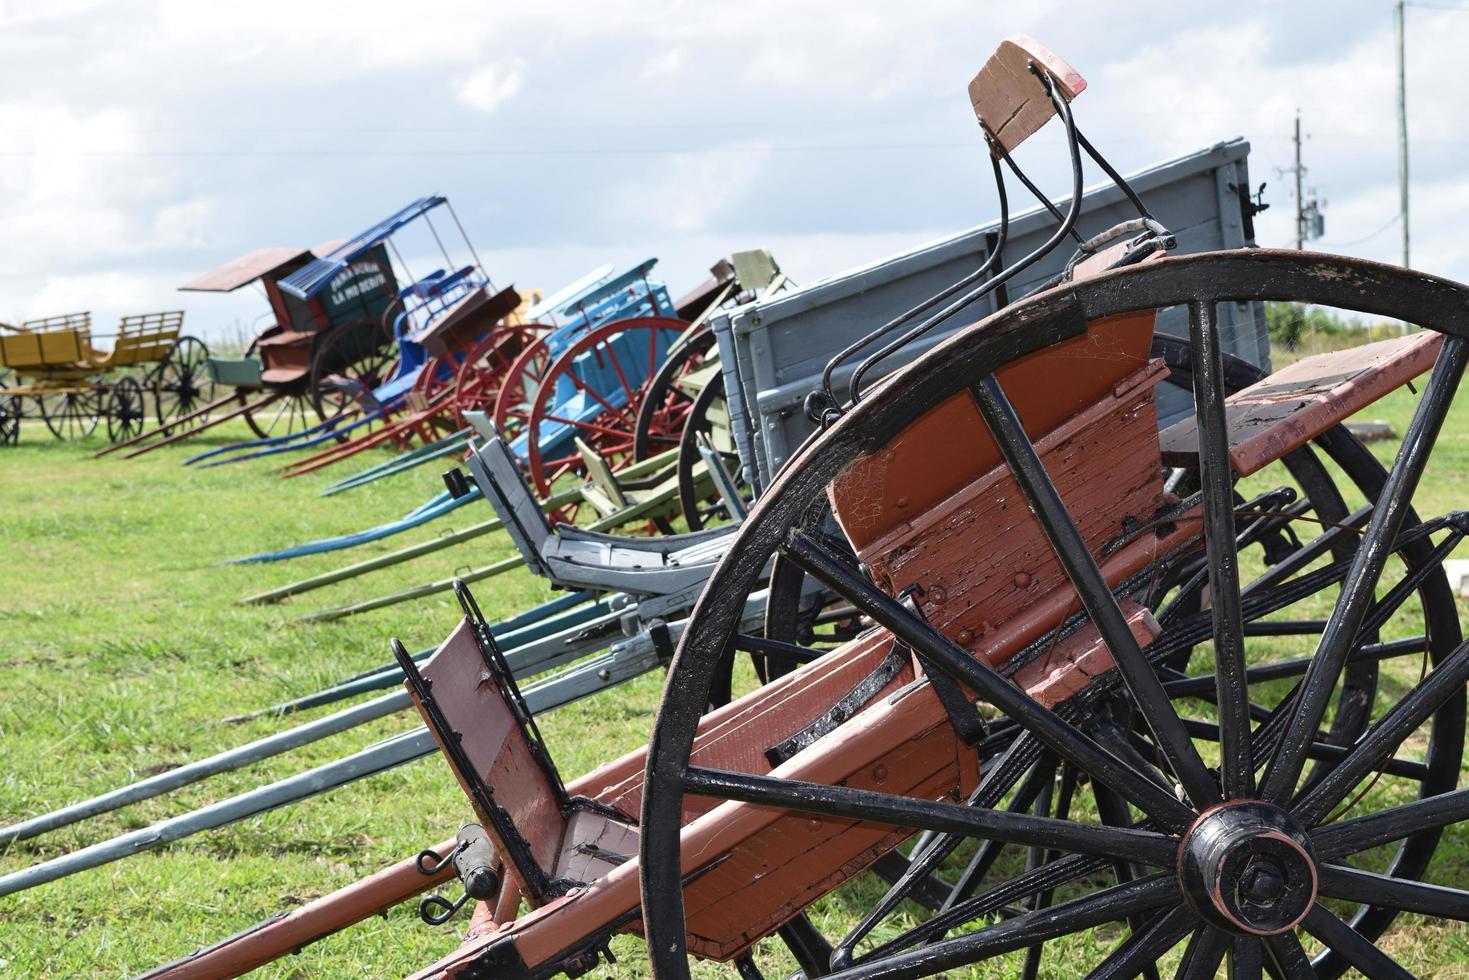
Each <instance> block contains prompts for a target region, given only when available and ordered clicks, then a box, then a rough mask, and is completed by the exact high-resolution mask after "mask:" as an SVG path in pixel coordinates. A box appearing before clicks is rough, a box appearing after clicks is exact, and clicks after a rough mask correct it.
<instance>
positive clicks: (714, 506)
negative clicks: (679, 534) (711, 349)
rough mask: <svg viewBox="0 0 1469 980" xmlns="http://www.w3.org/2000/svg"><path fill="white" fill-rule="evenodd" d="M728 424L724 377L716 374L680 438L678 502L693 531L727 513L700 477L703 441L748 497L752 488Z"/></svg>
mask: <svg viewBox="0 0 1469 980" xmlns="http://www.w3.org/2000/svg"><path fill="white" fill-rule="evenodd" d="M729 423H730V420H729V402H728V401H727V400H726V399H725V397H724V377H723V376H722V375H716V376H715V377H713V378H710V379H709V383H708V384H706V385H705V386H704V388H703V390H701V391H700V392H699V394H698V396H697V397H696V398H695V399H694V403H693V404H692V405H690V406H689V409H688V415H687V416H686V417H685V418H684V427H683V432H682V433H680V435H679V440H678V470H677V472H678V501H679V507H680V509H681V510H682V511H683V516H684V521H685V522H686V523H687V524H688V527H689V530H690V531H699V530H702V529H703V528H705V527H706V526H708V525H709V524H710V523H711V522H713V521H717V520H719V518H720V516H721V515H725V516H727V514H726V510H725V507H724V503H723V500H722V498H721V497H720V495H719V494H718V493H717V492H714V491H711V490H709V489H708V487H707V484H704V485H701V483H700V481H699V479H698V474H699V472H700V469H701V467H702V465H703V464H704V456H703V453H702V452H701V451H700V442H701V441H703V442H704V444H705V445H706V446H707V448H708V449H710V450H712V451H713V452H714V453H715V454H717V455H718V456H719V459H720V460H721V462H723V464H724V469H725V472H726V473H728V474H729V475H730V476H731V477H732V478H733V480H734V483H735V487H736V489H737V490H738V491H739V493H740V495H741V496H742V497H747V496H748V495H749V493H750V488H749V487H748V486H747V485H744V484H743V483H742V482H741V481H740V474H741V472H742V469H743V467H742V466H741V464H740V457H739V454H738V453H736V452H735V450H734V446H733V439H732V438H731V437H730V424H729Z"/></svg>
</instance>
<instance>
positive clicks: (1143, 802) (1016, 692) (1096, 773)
mask: <svg viewBox="0 0 1469 980" xmlns="http://www.w3.org/2000/svg"><path fill="white" fill-rule="evenodd" d="M785 553H786V554H787V555H788V556H789V557H790V558H791V560H792V561H793V562H795V563H796V564H797V565H798V566H799V567H800V568H801V569H802V570H803V571H805V572H807V573H808V574H810V575H813V576H815V577H816V578H818V579H820V580H821V581H822V582H824V583H825V584H826V585H828V586H829V587H830V588H831V589H832V590H833V591H835V592H836V593H837V594H839V595H840V596H842V598H844V599H846V600H847V601H848V602H850V603H852V605H854V606H856V607H857V608H858V609H859V610H860V611H862V612H863V613H866V614H867V615H868V616H871V617H872V618H873V619H874V620H876V621H877V622H878V623H880V624H881V625H883V626H884V627H886V628H887V629H888V630H890V631H891V632H892V633H893V635H894V636H896V637H897V638H898V639H899V640H901V641H902V642H903V643H906V644H907V645H908V646H910V647H912V648H913V649H914V650H915V651H916V652H917V653H918V654H919V655H920V656H922V657H924V658H926V659H927V660H928V662H930V663H932V664H933V665H934V666H936V667H937V668H938V669H940V670H942V671H944V672H945V673H947V674H948V675H949V676H951V677H953V678H954V679H955V680H956V681H958V682H959V683H961V684H964V685H965V686H967V687H969V688H970V689H971V690H973V691H975V692H977V693H978V694H979V695H980V696H981V697H984V698H985V699H986V700H988V701H989V702H990V703H991V704H993V705H994V706H995V707H997V708H999V709H1000V710H1001V711H1002V712H1004V713H1005V714H1006V715H1007V716H1008V717H1009V718H1011V719H1013V720H1014V721H1016V722H1017V723H1018V724H1020V725H1022V726H1024V727H1025V728H1026V729H1027V730H1029V731H1031V732H1033V733H1034V734H1035V736H1036V737H1037V738H1038V739H1040V740H1041V742H1043V743H1044V744H1045V745H1046V746H1047V747H1048V748H1050V749H1051V751H1053V752H1055V753H1056V754H1057V755H1058V756H1060V757H1061V758H1063V759H1065V760H1066V761H1068V762H1070V763H1071V764H1072V765H1074V766H1076V767H1077V768H1078V769H1081V770H1083V771H1085V772H1088V773H1090V774H1091V775H1092V776H1093V778H1096V779H1102V780H1105V781H1106V782H1107V783H1108V784H1109V785H1111V786H1113V787H1114V788H1115V789H1116V790H1117V791H1118V792H1120V793H1122V794H1123V796H1125V797H1126V798H1127V800H1128V802H1130V803H1132V804H1133V805H1134V806H1136V807H1138V808H1139V809H1140V810H1142V811H1143V812H1144V813H1146V814H1148V815H1149V816H1151V817H1153V818H1154V819H1156V820H1157V821H1158V822H1159V823H1160V824H1161V825H1163V826H1164V827H1168V828H1170V829H1174V830H1183V829H1184V828H1186V827H1187V826H1188V825H1189V824H1190V823H1192V822H1193V811H1192V810H1190V809H1189V808H1188V807H1186V806H1184V805H1183V804H1182V803H1180V802H1179V801H1178V800H1176V799H1175V798H1174V797H1173V796H1171V795H1169V794H1168V792H1167V791H1165V790H1164V789H1162V788H1161V787H1160V786H1158V784H1156V783H1154V782H1153V781H1152V780H1150V779H1148V778H1147V777H1146V776H1144V775H1143V774H1142V773H1140V772H1138V771H1137V770H1136V769H1133V768H1132V767H1131V766H1128V765H1126V764H1125V763H1123V762H1122V761H1121V760H1119V759H1118V758H1117V757H1116V756H1114V755H1113V754H1112V753H1110V752H1108V751H1107V750H1106V749H1103V748H1102V747H1101V746H1099V745H1098V744H1097V743H1096V742H1095V741H1093V740H1092V739H1091V738H1090V737H1088V736H1087V735H1085V734H1084V733H1082V732H1080V731H1078V730H1077V729H1076V728H1075V727H1074V726H1072V725H1070V724H1068V723H1067V722H1066V721H1064V720H1063V719H1062V718H1061V717H1060V716H1058V715H1057V714H1056V713H1055V712H1053V711H1051V710H1050V709H1048V708H1045V707H1043V706H1042V705H1040V704H1039V703H1038V702H1036V701H1035V700H1033V699H1032V698H1030V697H1029V696H1027V695H1026V694H1025V693H1024V692H1023V691H1021V690H1020V689H1019V688H1017V687H1016V686H1015V685H1014V684H1012V683H1011V682H1010V681H1009V680H1007V679H1005V678H1004V677H1001V676H1000V675H999V674H998V673H996V672H995V671H994V670H993V669H992V668H991V667H990V666H989V665H988V664H985V663H983V662H982V661H980V660H978V659H976V658H975V657H974V656H973V655H971V654H970V653H969V651H968V650H965V649H964V648H962V647H960V646H958V645H956V644H955V643H954V642H953V641H951V640H949V639H948V638H947V637H945V636H944V635H943V634H941V633H939V632H938V631H937V630H935V629H934V628H933V627H932V626H930V625H929V624H928V623H926V622H924V621H923V620H922V619H920V618H919V617H917V616H915V615H914V614H912V613H911V612H909V611H908V610H907V609H906V608H905V607H904V606H903V605H902V604H901V603H900V602H898V601H897V600H895V599H893V598H892V597H891V596H889V595H887V594H886V593H884V592H882V591H881V590H879V589H877V588H876V587H875V586H873V585H872V584H871V583H869V582H868V581H866V580H865V579H863V578H861V577H860V576H859V575H858V574H857V573H856V572H854V571H853V570H852V568H851V567H850V566H849V565H847V564H846V562H844V561H843V560H842V559H841V558H839V557H838V556H836V555H835V554H833V553H832V552H830V551H829V550H828V549H827V548H826V547H825V546H823V545H822V544H820V543H819V542H817V541H816V540H815V539H814V538H812V537H811V536H810V535H808V534H805V533H802V532H799V531H798V532H794V533H792V534H791V535H790V537H789V538H788V541H787V544H786V548H785ZM1131 635H1132V634H1131V633H1129V634H1128V636H1131ZM1148 669H1149V671H1150V672H1151V669H1152V668H1151V667H1149V668H1148ZM1155 680H1156V677H1155ZM1159 691H1160V693H1161V691H1162V688H1161V686H1160V687H1159ZM1166 697H1167V696H1166V695H1164V698H1165V700H1166ZM1169 710H1170V711H1171V710H1172V707H1171V705H1170V708H1169ZM1173 717H1174V719H1175V720H1176V719H1177V717H1178V716H1177V715H1176V714H1175V715H1174V716H1173ZM1179 727H1180V729H1181V728H1182V726H1181V725H1180V726H1179Z"/></svg>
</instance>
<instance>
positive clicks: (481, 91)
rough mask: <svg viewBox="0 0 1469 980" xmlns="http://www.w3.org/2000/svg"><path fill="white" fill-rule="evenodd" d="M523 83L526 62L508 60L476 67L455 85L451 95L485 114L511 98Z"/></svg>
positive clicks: (517, 59)
mask: <svg viewBox="0 0 1469 980" xmlns="http://www.w3.org/2000/svg"><path fill="white" fill-rule="evenodd" d="M524 84H525V59H524V58H510V59H507V60H505V61H492V62H490V63H488V64H484V65H480V66H478V67H477V68H475V69H474V70H473V71H471V72H470V73H469V74H468V75H465V76H464V77H463V78H462V79H460V80H459V83H458V84H457V85H455V86H454V95H455V97H456V98H458V99H459V101H460V102H462V103H464V104H465V105H467V106H469V107H470V108H471V109H476V110H478V111H479V112H483V113H487V114H488V113H491V112H494V111H495V110H496V109H498V108H500V106H501V105H503V104H504V103H505V102H507V101H509V100H510V99H512V98H514V96H515V93H517V92H519V91H520V88H521V86H522V85H524Z"/></svg>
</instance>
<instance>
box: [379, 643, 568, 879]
mask: <svg viewBox="0 0 1469 980" xmlns="http://www.w3.org/2000/svg"><path fill="white" fill-rule="evenodd" d="M493 644H494V641H493V639H492V638H491V637H490V635H489V629H488V626H486V625H485V624H484V623H483V622H477V621H476V620H475V618H473V617H472V616H466V617H465V618H464V620H463V621H461V622H460V624H459V626H458V627H457V628H455V630H454V632H453V633H451V634H450V635H449V638H448V639H447V640H445V641H444V643H443V644H442V645H441V646H440V647H439V648H438V650H436V651H434V654H433V656H431V657H430V658H429V659H428V660H427V661H426V662H424V663H423V664H422V665H419V664H415V663H414V661H413V659H412V657H410V656H408V655H407V653H406V652H400V651H402V646H401V644H396V645H395V648H394V652H395V654H397V656H398V660H399V663H400V665H401V666H402V667H403V670H404V673H405V675H406V681H405V684H406V686H407V688H408V690H409V692H410V693H411V694H412V696H413V700H414V703H415V704H416V705H417V706H418V710H419V713H420V714H422V715H423V719H424V722H425V723H426V724H427V725H428V727H429V730H430V731H431V732H433V735H434V738H435V739H436V740H437V741H438V743H439V749H440V750H441V751H442V753H443V754H444V756H445V758H447V759H448V760H449V767H450V769H452V770H453V772H454V776H455V778H456V779H458V780H459V785H460V787H461V788H462V789H463V790H464V792H465V795H467V796H468V797H469V800H470V803H471V804H472V805H473V807H474V810H475V813H476V814H477V816H478V817H479V820H480V822H481V825H482V826H483V827H484V828H485V832H486V833H487V834H489V836H490V838H491V840H492V842H493V843H494V845H495V848H496V851H497V853H499V854H502V855H504V856H505V858H506V860H507V861H508V863H509V866H510V868H511V870H512V872H513V874H514V877H515V878H516V879H517V880H518V884H519V886H520V889H521V892H522V893H523V894H524V895H525V896H526V897H527V898H529V899H530V900H531V902H532V904H535V905H539V904H542V903H543V902H544V901H546V900H547V899H548V898H549V897H551V896H550V886H551V883H552V880H553V875H554V873H555V870H556V867H557V863H558V860H559V859H560V857H561V846H562V840H563V838H564V837H565V835H566V828H567V820H568V815H569V813H570V811H571V806H570V801H569V799H568V797H567V793H566V787H565V786H564V785H563V783H562V781H561V776H560V774H559V773H558V772H557V771H556V766H555V764H554V763H553V762H552V761H551V757H550V754H549V753H548V752H547V751H546V747H545V745H544V744H543V743H542V741H541V738H540V733H539V732H538V731H537V730H536V728H535V725H534V722H533V721H532V720H531V716H530V711H529V709H528V708H527V707H526V705H525V701H524V700H523V699H522V698H521V696H520V691H519V690H518V689H517V688H516V685H515V681H514V680H513V679H511V676H510V673H509V669H508V668H507V667H505V665H504V660H503V658H500V655H499V651H498V650H497V649H495V648H494V646H493Z"/></svg>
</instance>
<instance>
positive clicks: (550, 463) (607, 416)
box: [512, 317, 688, 497]
mask: <svg viewBox="0 0 1469 980" xmlns="http://www.w3.org/2000/svg"><path fill="white" fill-rule="evenodd" d="M687 326H688V324H686V323H684V322H683V321H682V320H674V319H671V318H667V317H635V318H630V319H627V320H619V321H617V322H616V323H610V324H607V325H606V326H604V327H598V328H597V329H595V330H591V331H589V332H587V333H585V334H583V335H582V336H580V337H578V338H577V339H576V340H575V341H574V342H573V343H572V344H571V345H570V346H569V347H567V348H566V350H564V351H562V352H561V354H560V355H559V356H558V357H557V358H556V360H555V361H554V362H553V363H552V364H551V366H550V367H549V368H548V369H547V370H546V373H545V375H544V376H543V377H542V378H541V379H540V382H539V384H538V385H537V387H536V392H535V398H534V399H532V401H531V405H530V411H529V412H528V413H527V414H526V415H525V417H524V424H525V429H524V432H523V435H524V436H525V461H526V466H527V468H528V469H529V471H530V477H531V481H532V482H533V483H534V485H535V487H536V490H537V491H538V492H539V493H540V495H541V496H542V497H548V496H550V495H551V488H552V487H553V486H554V485H555V484H556V482H557V481H558V480H560V479H561V478H562V477H563V476H565V475H566V474H568V473H580V472H582V469H583V464H582V459H581V454H580V453H579V452H578V451H577V448H576V445H575V440H576V439H578V438H579V439H580V440H581V441H582V442H584V443H585V444H586V445H588V446H589V447H591V448H592V449H593V450H594V451H595V452H597V453H598V454H600V455H601V456H602V457H603V458H604V459H605V460H606V461H607V465H608V466H609V467H610V468H611V469H613V470H614V471H615V470H617V469H620V468H621V467H622V466H623V465H625V464H626V463H629V462H631V461H632V456H633V442H634V438H635V436H636V427H637V413H638V407H639V406H640V405H641V404H642V400H643V395H644V393H645V392H646V391H647V388H648V385H649V384H650V383H651V381H652V379H653V375H654V374H656V373H657V370H658V365H659V364H660V363H661V362H662V360H663V355H664V352H665V351H666V350H667V347H668V344H670V343H671V342H672V341H673V340H674V339H676V338H677V337H678V335H679V334H680V333H682V332H683V331H684V329H685V328H687ZM512 414H514V413H512Z"/></svg>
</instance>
